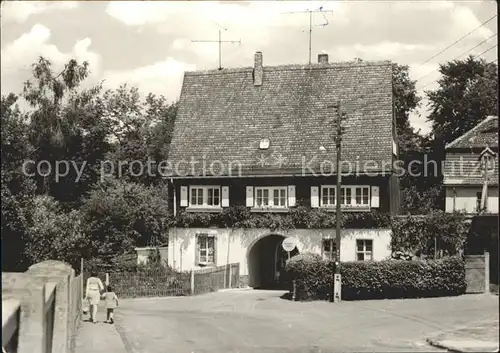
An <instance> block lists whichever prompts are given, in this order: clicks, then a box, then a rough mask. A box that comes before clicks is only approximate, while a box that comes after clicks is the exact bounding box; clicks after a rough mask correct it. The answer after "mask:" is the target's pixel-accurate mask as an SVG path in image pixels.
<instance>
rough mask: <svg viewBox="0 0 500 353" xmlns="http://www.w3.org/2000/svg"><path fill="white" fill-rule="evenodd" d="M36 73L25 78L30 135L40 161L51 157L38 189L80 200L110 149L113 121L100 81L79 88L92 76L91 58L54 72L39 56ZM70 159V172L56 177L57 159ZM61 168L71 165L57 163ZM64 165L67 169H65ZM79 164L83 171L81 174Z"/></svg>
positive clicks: (35, 65)
mask: <svg viewBox="0 0 500 353" xmlns="http://www.w3.org/2000/svg"><path fill="white" fill-rule="evenodd" d="M32 68H33V77H32V78H31V79H30V80H28V81H27V82H25V84H24V89H23V94H22V96H23V98H24V99H25V100H26V101H27V102H28V103H29V105H30V107H31V109H32V110H31V111H30V112H29V113H28V116H29V121H30V128H29V140H30V143H31V145H32V146H34V147H35V151H34V153H33V159H34V160H35V162H36V163H38V162H40V161H47V162H48V164H44V165H42V166H44V167H45V169H44V170H42V173H43V174H45V173H48V172H49V171H52V173H51V174H50V175H47V176H42V175H40V173H37V174H36V176H35V180H36V182H37V187H38V193H45V194H47V195H51V196H54V197H55V198H56V199H57V200H60V201H64V202H69V203H71V202H78V199H79V198H80V197H81V196H82V195H83V194H85V193H86V192H87V191H88V190H89V188H90V186H91V185H92V184H94V183H95V182H96V181H97V178H98V165H99V162H100V161H101V160H102V159H103V157H104V155H105V153H106V152H107V151H108V150H109V144H108V142H107V137H108V133H109V125H108V124H107V123H106V121H105V120H104V119H103V113H104V110H103V107H102V105H101V101H100V100H99V99H98V96H99V93H100V92H101V90H102V87H101V86H100V85H97V86H95V87H92V88H91V89H87V90H84V89H81V87H80V86H81V83H82V82H83V81H84V80H85V79H86V78H87V77H88V75H89V73H90V71H89V67H88V63H87V62H84V63H83V64H79V63H78V62H77V61H76V60H73V59H72V60H70V61H69V62H68V63H67V64H66V65H65V67H64V69H63V70H62V71H61V72H59V73H55V72H53V70H52V64H51V62H50V61H48V60H47V59H45V58H43V57H40V58H39V59H38V61H37V62H36V63H34V64H33V65H32ZM62 161H66V162H68V163H70V164H69V168H68V170H67V171H68V174H67V175H66V176H64V177H63V178H62V179H59V180H57V179H55V174H54V170H55V168H56V164H57V163H58V162H62ZM59 165H60V168H61V172H62V173H66V168H67V167H68V165H62V164H59ZM63 168H64V169H63ZM77 168H78V169H79V170H83V173H82V175H81V176H80V177H78V173H77Z"/></svg>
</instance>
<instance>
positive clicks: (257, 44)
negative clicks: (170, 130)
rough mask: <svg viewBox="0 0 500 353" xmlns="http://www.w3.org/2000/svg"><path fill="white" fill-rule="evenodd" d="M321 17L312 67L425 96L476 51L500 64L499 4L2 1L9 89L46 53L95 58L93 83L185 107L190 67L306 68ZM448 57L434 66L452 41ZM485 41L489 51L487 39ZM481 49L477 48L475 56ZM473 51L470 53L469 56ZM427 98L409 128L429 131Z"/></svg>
mask: <svg viewBox="0 0 500 353" xmlns="http://www.w3.org/2000/svg"><path fill="white" fill-rule="evenodd" d="M320 7H322V10H323V13H321V12H317V13H315V14H314V15H313V18H312V24H313V32H312V61H313V62H316V61H317V55H318V54H319V53H327V54H328V55H329V60H330V61H335V62H338V61H350V60H353V59H354V58H361V59H363V60H391V61H393V62H396V63H398V64H402V65H409V67H410V75H411V78H412V79H414V80H417V79H418V81H417V89H418V91H419V94H422V95H423V90H424V89H425V90H429V89H435V88H436V86H437V83H436V80H437V79H438V78H439V72H438V68H439V64H442V63H445V62H447V61H450V60H454V59H463V58H465V57H467V55H469V54H474V55H479V54H481V53H484V52H485V51H486V50H488V49H490V48H492V47H493V48H492V49H491V50H489V51H488V52H485V53H484V54H483V55H482V56H481V57H482V58H485V59H486V60H488V61H494V60H496V59H497V50H498V48H497V47H494V46H495V45H496V43H497V41H498V38H497V36H496V33H497V18H494V19H493V20H491V21H489V22H488V23H487V24H485V25H484V26H482V27H480V28H479V29H477V30H475V31H474V32H473V33H471V34H470V35H467V34H468V33H469V32H471V31H473V30H474V29H475V28H477V27H479V26H480V25H481V24H482V23H483V22H485V21H486V20H488V19H490V18H491V17H493V16H494V15H496V14H497V5H496V2H495V1H486V0H482V1H466V0H458V1H424V0H418V1H404V0H399V1H388V0H385V1H373V0H371V1H368V0H367V1H362V0H351V1H333V0H330V1H250V2H247V1H220V2H211V1H210V2H209V1H199V2H197V1H151V2H149V1H147V2H146V1H141V2H134V1H127V2H120V1H111V2H105V1H99V2H97V1H96V2H93V1H78V2H72V1H60V2H55V1H54V2H52V1H43V2H42V1H41V2H37V1H2V4H1V10H2V11H1V66H0V67H1V90H2V94H6V93H9V92H14V93H19V92H20V91H21V90H22V86H23V82H24V81H26V80H27V79H28V78H29V77H30V74H31V72H30V65H31V64H32V63H33V62H34V61H35V60H36V59H37V57H39V56H44V57H46V58H48V59H49V60H51V61H52V63H53V66H54V70H60V69H61V68H62V67H63V65H64V64H65V63H66V62H67V61H68V60H69V59H70V58H75V59H77V60H79V61H88V62H89V64H90V68H91V76H90V77H89V79H88V81H87V82H86V85H89V86H90V85H93V84H95V83H97V82H99V81H102V80H104V86H105V87H106V88H110V89H113V88H117V87H119V86H120V85H122V84H124V83H127V84H128V85H130V86H137V87H138V88H139V89H140V91H141V92H142V93H143V94H147V93H149V92H151V93H154V94H156V95H164V96H165V97H166V98H167V99H168V100H169V101H174V100H176V99H178V97H179V94H180V89H181V85H182V78H183V73H184V72H185V71H193V70H203V69H216V68H217V67H218V60H219V50H218V45H217V43H199V42H192V41H195V40H217V39H218V31H219V30H221V35H222V40H227V41H241V43H240V44H238V43H226V44H223V45H222V66H223V67H226V68H230V67H241V66H252V65H253V56H254V53H255V52H256V51H261V52H262V53H263V62H264V66H266V65H269V66H272V65H284V64H307V62H308V60H309V15H308V14H307V13H302V14H297V13H294V14H289V13H288V12H300V11H307V10H318V9H319V8H320ZM465 35H467V36H466V37H465V38H464V39H462V40H461V41H459V42H458V43H456V44H454V45H452V46H451V47H450V48H449V49H447V50H445V51H444V52H443V53H442V54H440V55H438V56H436V57H435V58H432V57H433V56H435V55H436V54H437V53H439V52H440V51H442V50H443V49H445V48H446V47H448V46H450V45H451V44H452V43H454V42H455V41H457V40H458V39H460V38H461V37H463V36H465ZM481 42H484V43H481ZM475 46H477V48H475V49H472V48H474V47H475ZM471 49H472V50H471ZM427 103H428V102H427V101H426V100H425V99H424V100H423V101H422V107H421V108H419V109H418V110H417V111H415V112H413V113H412V115H411V117H410V122H411V124H412V126H413V127H415V128H416V129H417V130H418V129H420V131H421V132H422V133H423V134H425V133H428V132H429V123H428V122H427V121H426V118H425V117H426V105H427Z"/></svg>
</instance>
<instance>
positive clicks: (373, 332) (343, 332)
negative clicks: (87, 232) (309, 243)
mask: <svg viewBox="0 0 500 353" xmlns="http://www.w3.org/2000/svg"><path fill="white" fill-rule="evenodd" d="M283 293H284V292H281V291H257V290H233V291H227V292H218V293H211V294H207V295H201V296H197V297H182V298H162V299H138V300H122V301H121V303H120V307H119V308H118V310H117V313H116V323H115V325H116V329H117V331H118V333H119V335H120V336H121V339H122V341H123V343H124V345H125V349H126V351H127V352H128V353H136V352H137V353H139V352H141V353H164V352H167V351H168V352H169V353H187V352H189V353H191V352H194V353H202V352H203V353H204V352H240V353H244V352H340V351H344V352H345V351H350V352H352V351H357V352H374V351H375V352H396V351H397V352H414V351H422V352H429V351H437V352H439V351H440V350H438V349H435V348H433V347H431V346H429V345H427V344H426V343H425V340H426V338H427V337H429V336H432V335H434V334H436V333H437V332H440V331H446V330H450V329H453V328H456V327H458V326H461V325H465V324H467V323H470V322H472V321H476V320H477V321H480V320H484V319H491V318H495V317H496V318H497V320H498V314H497V313H498V298H497V297H495V296H490V295H469V296H461V297H451V298H430V299H414V300H377V301H358V302H347V301H344V302H341V303H340V304H333V303H328V302H307V303H301V302H291V301H288V300H284V299H281V298H280V296H281V295H282V294H283ZM96 326H99V325H96Z"/></svg>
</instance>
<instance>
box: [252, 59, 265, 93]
mask: <svg viewBox="0 0 500 353" xmlns="http://www.w3.org/2000/svg"><path fill="white" fill-rule="evenodd" d="M262 76H264V69H263V68H262V52H260V51H258V52H256V53H255V61H254V66H253V84H254V86H262Z"/></svg>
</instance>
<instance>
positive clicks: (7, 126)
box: [1, 93, 34, 271]
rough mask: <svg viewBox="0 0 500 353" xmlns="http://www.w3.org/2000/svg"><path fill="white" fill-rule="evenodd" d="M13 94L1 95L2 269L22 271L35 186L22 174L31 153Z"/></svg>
mask: <svg viewBox="0 0 500 353" xmlns="http://www.w3.org/2000/svg"><path fill="white" fill-rule="evenodd" d="M17 99H18V97H17V96H16V95H14V94H12V93H11V94H9V95H8V96H2V103H1V119H2V142H1V149H2V151H1V154H2V172H1V175H2V177H1V178H2V190H1V191H2V207H1V211H2V212H1V213H2V217H1V234H2V269H3V270H4V271H16V270H19V271H22V270H24V269H26V267H27V265H28V262H27V259H26V258H25V257H24V248H25V245H26V237H25V235H26V234H25V231H26V229H25V225H26V217H27V215H28V214H29V213H28V212H26V208H27V207H28V205H29V203H30V202H31V199H32V197H33V196H34V184H33V183H32V181H31V180H30V178H28V177H27V176H26V175H25V174H24V173H23V171H22V166H23V162H24V160H25V159H26V158H28V157H29V154H30V146H29V144H28V136H27V133H28V127H27V124H26V123H25V117H24V115H23V114H22V113H21V112H20V111H19V109H18V107H17V104H16V103H17Z"/></svg>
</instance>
